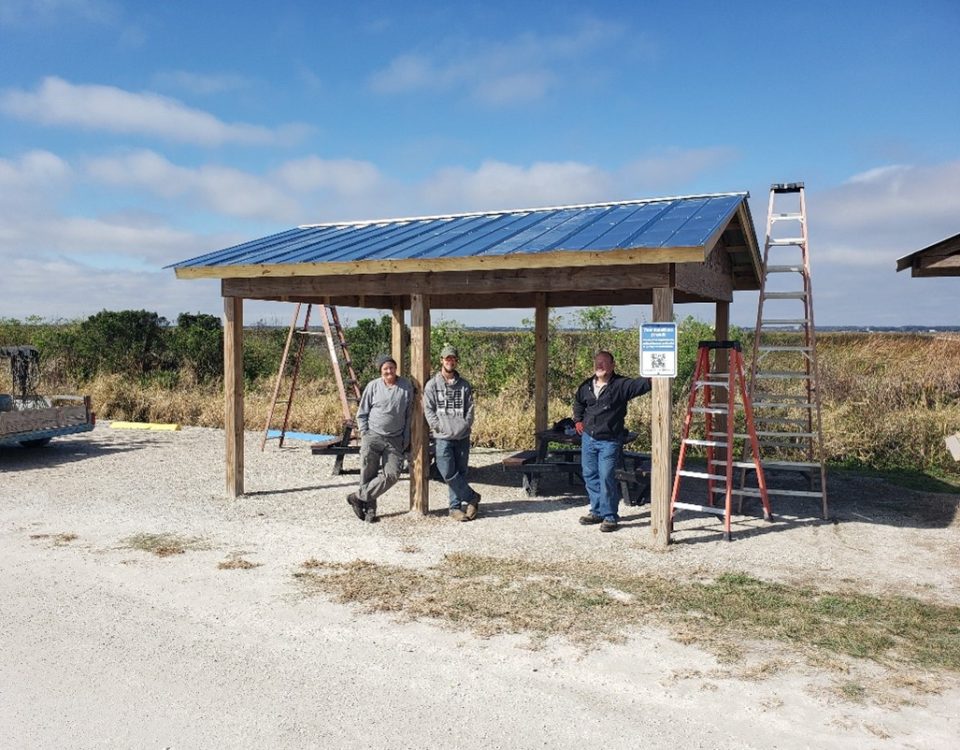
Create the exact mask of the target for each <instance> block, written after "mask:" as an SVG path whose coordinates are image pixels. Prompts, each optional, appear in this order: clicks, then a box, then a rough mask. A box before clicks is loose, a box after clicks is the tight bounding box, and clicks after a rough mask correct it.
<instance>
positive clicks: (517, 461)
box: [503, 451, 537, 468]
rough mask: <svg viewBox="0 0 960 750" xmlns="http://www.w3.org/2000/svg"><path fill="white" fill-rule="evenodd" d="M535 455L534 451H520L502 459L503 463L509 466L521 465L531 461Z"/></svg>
mask: <svg viewBox="0 0 960 750" xmlns="http://www.w3.org/2000/svg"><path fill="white" fill-rule="evenodd" d="M536 457H537V452H536V451H520V452H519V453H514V454H513V455H512V456H507V457H506V458H505V459H503V465H504V466H508V467H510V468H514V467H517V466H523V465H524V464H528V463H530V462H531V461H533V460H534V459H535V458H536Z"/></svg>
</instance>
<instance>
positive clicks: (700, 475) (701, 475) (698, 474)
mask: <svg viewBox="0 0 960 750" xmlns="http://www.w3.org/2000/svg"><path fill="white" fill-rule="evenodd" d="M721 463H722V462H721ZM724 465H725V464H724ZM677 474H679V475H680V476H682V477H691V478H693V479H716V480H718V481H721V482H725V481H727V475H726V474H708V473H707V472H705V471H687V470H686V469H683V470H682V471H678V472H677Z"/></svg>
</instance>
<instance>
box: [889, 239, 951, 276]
mask: <svg viewBox="0 0 960 750" xmlns="http://www.w3.org/2000/svg"><path fill="white" fill-rule="evenodd" d="M906 268H909V269H910V275H911V276H960V234H955V235H953V237H947V239H945V240H940V242H935V243H933V244H932V245H930V246H929V247H925V248H923V249H922V250H917V251H916V252H915V253H910V255H904V256H903V257H902V258H897V270H898V271H903V270H904V269H906Z"/></svg>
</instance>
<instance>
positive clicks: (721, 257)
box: [675, 242, 733, 302]
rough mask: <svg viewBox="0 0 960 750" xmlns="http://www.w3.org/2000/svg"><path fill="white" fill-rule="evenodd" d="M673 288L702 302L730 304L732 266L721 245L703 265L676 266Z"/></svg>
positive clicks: (682, 264)
mask: <svg viewBox="0 0 960 750" xmlns="http://www.w3.org/2000/svg"><path fill="white" fill-rule="evenodd" d="M675 288H676V290H679V291H683V292H686V293H687V294H690V295H693V296H695V297H699V298H700V299H702V300H704V301H714V302H730V301H731V300H732V299H733V266H732V264H731V262H730V256H729V255H728V253H727V251H726V250H725V248H724V246H723V243H722V242H721V243H719V244H718V245H717V247H715V248H714V250H713V252H711V253H710V255H709V256H707V259H706V260H704V262H703V263H681V264H677V266H676V285H675Z"/></svg>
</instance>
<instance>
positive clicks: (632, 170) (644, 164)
mask: <svg viewBox="0 0 960 750" xmlns="http://www.w3.org/2000/svg"><path fill="white" fill-rule="evenodd" d="M738 157H739V154H738V153H737V151H736V149H733V148H730V147H727V146H710V147H705V148H688V149H681V148H676V147H672V148H666V149H662V150H660V151H659V152H657V153H655V154H650V155H647V156H644V157H642V158H640V159H637V160H635V161H632V162H630V163H629V164H627V165H626V167H624V168H623V169H622V170H621V171H622V179H623V180H624V182H625V183H627V184H628V185H632V186H634V189H635V190H638V191H642V192H646V191H651V190H653V191H661V192H662V191H669V190H673V189H674V188H676V187H678V186H683V185H686V184H688V183H690V182H691V181H693V180H695V179H696V178H698V177H700V176H701V175H703V174H704V173H705V172H710V171H712V170H714V169H717V168H718V167H722V166H725V165H727V164H729V163H730V162H732V161H735V160H736V159H737V158H738Z"/></svg>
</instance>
